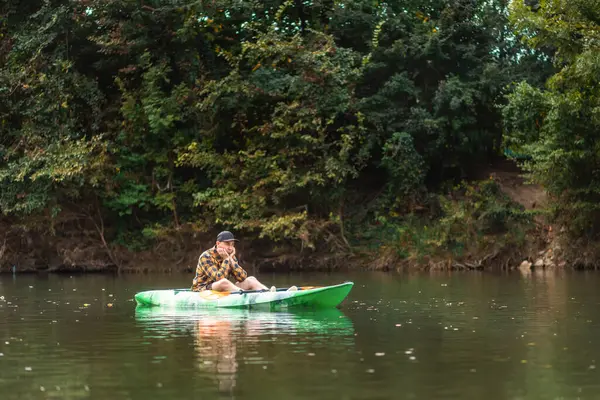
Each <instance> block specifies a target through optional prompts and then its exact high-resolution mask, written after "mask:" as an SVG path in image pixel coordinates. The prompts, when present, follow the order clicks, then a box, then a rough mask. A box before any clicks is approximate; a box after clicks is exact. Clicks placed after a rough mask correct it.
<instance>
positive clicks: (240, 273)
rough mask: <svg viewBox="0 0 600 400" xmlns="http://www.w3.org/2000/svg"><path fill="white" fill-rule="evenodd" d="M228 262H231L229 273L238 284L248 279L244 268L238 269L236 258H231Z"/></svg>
mask: <svg viewBox="0 0 600 400" xmlns="http://www.w3.org/2000/svg"><path fill="white" fill-rule="evenodd" d="M230 260H231V261H232V263H231V273H232V274H233V276H234V277H235V280H236V281H238V282H243V281H244V280H246V278H247V277H248V273H247V272H246V271H245V270H244V268H242V267H240V264H238V260H237V258H236V256H231V258H230ZM225 261H227V260H225Z"/></svg>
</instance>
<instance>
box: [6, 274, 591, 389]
mask: <svg viewBox="0 0 600 400" xmlns="http://www.w3.org/2000/svg"><path fill="white" fill-rule="evenodd" d="M259 278H260V279H261V280H263V281H264V282H265V283H267V284H268V285H271V284H275V285H277V286H287V285H289V284H330V283H339V282H343V281H346V280H352V281H354V282H355V287H354V289H353V290H352V291H351V292H350V295H349V297H348V299H347V300H346V301H345V302H344V303H343V305H342V307H341V308H340V309H339V310H338V309H333V310H328V311H321V312H278V313H275V312H274V313H265V312H252V311H218V312H199V311H194V312H176V313H175V312H164V311H163V312H161V310H153V311H151V310H146V311H144V310H136V307H135V303H134V302H133V301H132V297H133V295H134V293H136V292H137V291H141V290H146V289H151V288H173V287H186V286H188V285H189V283H190V281H191V277H190V276H188V275H183V274H181V275H180V274H173V275H121V276H112V275H93V274H90V275H73V276H70V275H41V276H36V275H17V276H12V275H1V276H0V399H2V400H13V399H15V400H16V399H19V400H23V399H50V398H56V399H87V398H89V399H112V400H116V399H144V400H146V399H214V398H236V399H261V400H264V399H275V398H277V399H311V400H316V399H486V400H492V399H578V398H580V399H599V398H600V274H599V273H574V272H573V273H552V274H537V275H536V274H532V275H521V274H520V273H518V272H515V273H511V274H492V273H454V274H451V273H445V274H422V273H421V274H405V275H390V274H383V273H382V274H379V273H353V274H341V273H340V274H306V275H299V274H292V275H288V274H285V275H270V274H269V275H265V274H263V275H260V276H259Z"/></svg>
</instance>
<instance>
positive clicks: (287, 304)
mask: <svg viewBox="0 0 600 400" xmlns="http://www.w3.org/2000/svg"><path fill="white" fill-rule="evenodd" d="M353 286H354V283H353V282H344V283H341V284H338V285H333V286H322V287H315V286H304V287H299V288H298V290H297V291H290V292H288V291H286V290H285V289H278V291H276V292H263V291H249V292H244V291H242V292H217V291H213V290H205V291H201V292H193V291H191V290H189V289H169V290H149V291H144V292H140V293H137V294H136V295H135V301H136V302H137V304H138V305H140V306H147V307H174V308H259V309H269V310H274V309H281V308H283V309H286V308H297V307H310V308H331V307H337V306H338V305H339V304H340V303H341V302H342V301H343V300H344V299H345V298H346V296H348V293H350V290H351V289H352V287H353Z"/></svg>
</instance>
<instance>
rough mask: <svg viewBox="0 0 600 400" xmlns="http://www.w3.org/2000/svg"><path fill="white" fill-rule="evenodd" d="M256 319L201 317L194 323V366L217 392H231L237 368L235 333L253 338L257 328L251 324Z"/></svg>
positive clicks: (246, 338)
mask: <svg viewBox="0 0 600 400" xmlns="http://www.w3.org/2000/svg"><path fill="white" fill-rule="evenodd" d="M254 323H256V324H260V322H259V321H254V322H253V321H251V320H242V321H239V320H238V321H235V320H233V321H228V320H226V319H223V318H218V317H210V316H205V317H203V318H201V319H200V320H198V321H197V322H196V334H195V338H194V342H195V348H196V354H197V355H198V366H199V368H200V370H202V371H204V372H208V373H209V374H210V375H211V376H213V377H214V378H215V379H216V380H217V381H218V384H219V392H221V393H229V394H233V389H234V388H235V385H236V375H237V371H238V361H237V359H236V357H237V342H236V333H237V334H238V335H239V334H240V332H241V331H244V341H245V342H247V341H248V339H249V338H250V337H255V336H256V335H257V334H258V332H259V331H260V329H256V327H254V328H253V327H252V326H251V325H253V324H254Z"/></svg>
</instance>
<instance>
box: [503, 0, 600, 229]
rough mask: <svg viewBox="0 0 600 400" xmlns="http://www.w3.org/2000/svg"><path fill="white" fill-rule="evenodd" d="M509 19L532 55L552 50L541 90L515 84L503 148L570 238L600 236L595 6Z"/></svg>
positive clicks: (558, 2)
mask: <svg viewBox="0 0 600 400" xmlns="http://www.w3.org/2000/svg"><path fill="white" fill-rule="evenodd" d="M512 18H513V20H514V21H515V23H516V26H517V28H518V29H519V31H520V32H522V33H523V36H524V39H525V40H526V41H527V42H528V43H529V44H530V45H531V46H532V47H535V48H553V49H555V50H556V56H555V58H554V63H555V65H556V67H557V69H558V71H557V72H556V74H555V75H553V76H552V77H551V78H550V79H549V81H548V84H547V86H546V87H545V88H543V89H542V88H538V87H535V86H531V85H529V84H527V83H522V84H520V85H518V86H517V87H516V88H515V90H514V92H513V93H512V94H511V95H510V97H509V99H510V103H509V104H508V105H507V106H506V108H505V109H504V115H505V123H506V128H507V135H506V141H507V143H508V144H509V145H511V146H513V147H514V148H520V149H521V151H523V152H525V153H528V154H530V155H531V160H530V161H529V162H527V163H526V164H525V165H526V167H527V168H528V170H529V171H530V172H531V174H532V178H533V180H534V181H536V182H539V183H541V184H543V185H544V187H545V188H546V189H547V190H548V192H549V193H550V194H552V195H553V198H554V200H555V212H556V214H555V215H556V216H557V217H558V218H559V220H560V221H561V222H565V226H566V228H567V229H569V230H570V231H571V232H572V233H573V234H575V235H576V236H580V235H582V234H583V235H586V236H597V235H598V233H600V231H599V228H600V208H599V205H598V204H599V200H600V176H599V172H600V140H599V137H598V133H599V132H600V86H599V83H600V8H599V7H598V2H597V1H595V0H569V1H566V0H546V1H544V0H542V1H541V2H540V3H539V4H538V6H537V7H534V10H531V9H530V8H529V7H526V6H524V5H521V4H515V5H514V10H513V13H512Z"/></svg>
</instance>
